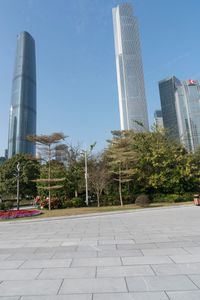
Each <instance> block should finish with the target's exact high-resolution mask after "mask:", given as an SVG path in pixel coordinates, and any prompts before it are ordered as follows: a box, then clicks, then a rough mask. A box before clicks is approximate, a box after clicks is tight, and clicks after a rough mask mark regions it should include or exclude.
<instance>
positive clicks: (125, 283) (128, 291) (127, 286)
mask: <svg viewBox="0 0 200 300" xmlns="http://www.w3.org/2000/svg"><path fill="white" fill-rule="evenodd" d="M123 278H124V281H125V284H126V289H127V291H128V293H130V291H129V288H128V283H127V280H126V276H125V277H123Z"/></svg>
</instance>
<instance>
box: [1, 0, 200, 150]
mask: <svg viewBox="0 0 200 300" xmlns="http://www.w3.org/2000/svg"><path fill="white" fill-rule="evenodd" d="M123 2H129V3H132V4H133V7H134V14H135V15H136V16H137V17H138V21H139V28H140V39H141V47H142V57H143V67H144V76H145V87H146V96H147V103H148V112H149V120H150V124H152V123H153V114H154V111H155V109H158V108H160V100H159V92H158V81H159V80H161V79H163V78H165V77H167V76H171V75H175V76H177V77H178V78H179V79H200V38H199V28H200V1H199V0H189V1H188V0H129V1H123V0H121V1H118V0H0V41H1V43H0V155H4V149H5V148H7V139H8V138H7V136H8V121H9V107H10V100H11V86H12V74H13V67H14V58H15V48H16V36H17V34H18V33H19V32H21V31H24V30H26V31H28V32H30V34H31V35H32V36H33V37H34V39H35V41H36V55H37V133H38V134H50V133H52V132H55V131H62V132H64V133H65V134H66V135H68V136H69V137H68V142H72V143H73V144H74V145H75V144H77V143H78V142H80V143H81V145H82V147H87V146H89V145H90V144H91V143H93V142H94V141H96V142H97V146H96V149H97V150H101V149H103V147H104V146H105V145H106V139H108V138H110V136H111V134H110V132H111V130H116V129H119V128H120V123H119V111H118V95H117V81H116V69H115V53H114V38H113V26H112V7H114V6H117V4H120V3H123Z"/></svg>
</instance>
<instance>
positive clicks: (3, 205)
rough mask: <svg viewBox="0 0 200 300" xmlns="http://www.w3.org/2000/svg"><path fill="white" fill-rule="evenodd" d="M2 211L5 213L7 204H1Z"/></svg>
mask: <svg viewBox="0 0 200 300" xmlns="http://www.w3.org/2000/svg"><path fill="white" fill-rule="evenodd" d="M0 210H3V211H5V210H6V207H5V203H4V202H1V203H0Z"/></svg>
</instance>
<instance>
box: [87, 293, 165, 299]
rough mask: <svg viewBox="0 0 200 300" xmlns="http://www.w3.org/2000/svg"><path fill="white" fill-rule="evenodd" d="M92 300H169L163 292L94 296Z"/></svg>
mask: <svg viewBox="0 0 200 300" xmlns="http://www.w3.org/2000/svg"><path fill="white" fill-rule="evenodd" d="M93 300H169V298H168V297H167V295H166V294H165V293H164V292H145V293H119V294H94V296H93Z"/></svg>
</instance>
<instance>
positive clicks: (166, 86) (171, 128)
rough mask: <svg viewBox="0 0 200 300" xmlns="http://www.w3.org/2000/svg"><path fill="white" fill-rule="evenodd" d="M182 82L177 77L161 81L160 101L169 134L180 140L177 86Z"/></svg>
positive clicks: (164, 122)
mask: <svg viewBox="0 0 200 300" xmlns="http://www.w3.org/2000/svg"><path fill="white" fill-rule="evenodd" d="M179 85H181V82H180V81H179V80H178V79H177V78H176V77H175V76H172V77H169V78H166V79H163V80H161V81H159V92H160V102H161V109H162V116H163V125H164V128H166V129H167V132H168V134H169V136H171V137H172V138H173V139H176V140H178V141H179V130H178V121H177V114H176V104H175V103H176V97H175V93H176V91H177V87H178V86H179Z"/></svg>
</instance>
